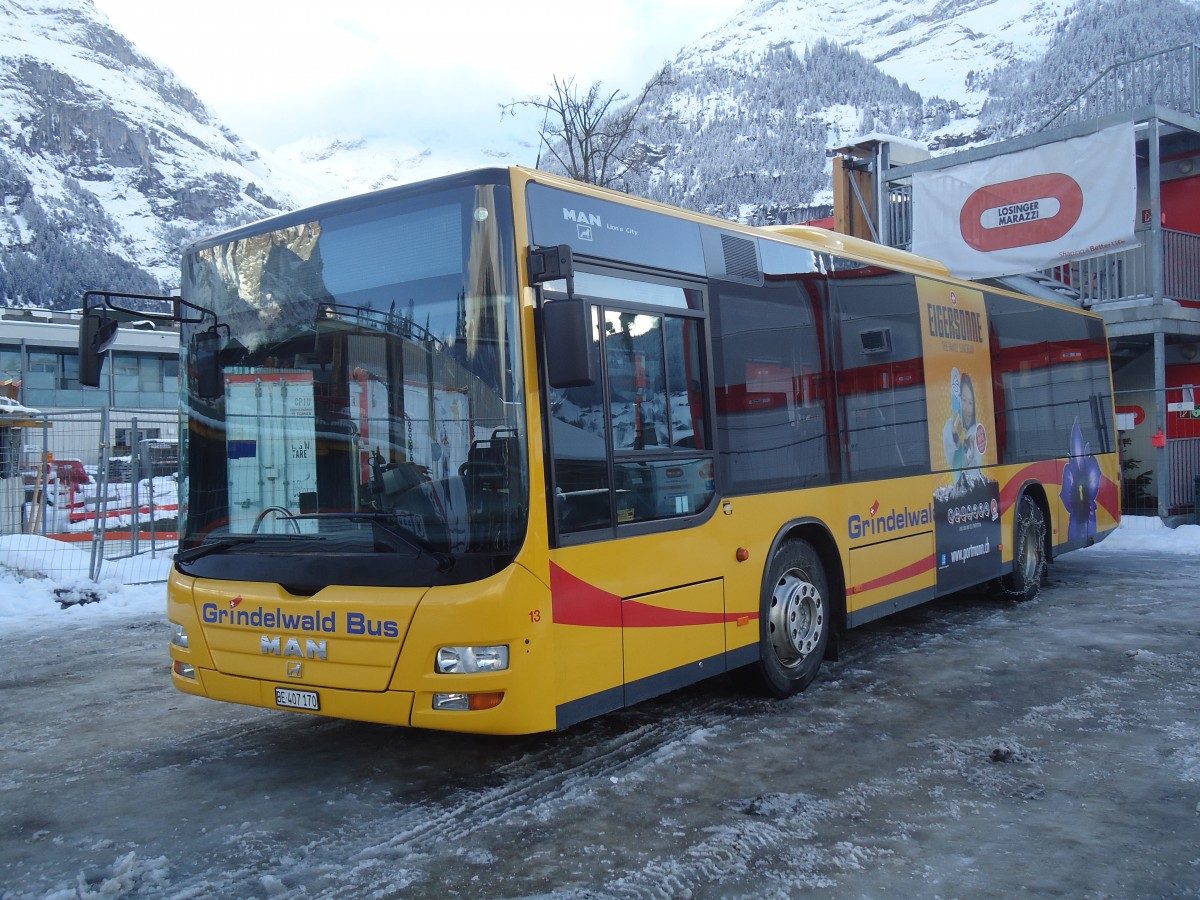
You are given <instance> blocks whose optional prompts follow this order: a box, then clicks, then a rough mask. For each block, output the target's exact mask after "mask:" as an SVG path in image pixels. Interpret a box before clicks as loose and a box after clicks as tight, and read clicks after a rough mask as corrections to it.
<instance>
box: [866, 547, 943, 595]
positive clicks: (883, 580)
mask: <svg viewBox="0 0 1200 900" xmlns="http://www.w3.org/2000/svg"><path fill="white" fill-rule="evenodd" d="M936 565H937V558H936V557H935V556H934V554H932V553H930V554H929V555H928V556H926V557H925V558H924V559H918V560H917V561H916V562H915V563H911V564H909V565H907V566H904V567H903V568H900V569H897V570H896V571H895V572H889V573H888V574H887V575H883V576H881V577H879V578H874V579H872V580H871V581H864V582H863V583H862V584H856V585H853V586H851V587H849V588H847V590H846V593H847V594H861V593H863V592H864V591H873V590H875V589H876V588H881V587H886V586H888V585H890V584H895V583H896V582H898V581H905V580H907V579H909V578H915V577H916V576H917V575H921V574H923V573H925V572H929V571H931V570H932V569H933V568H934V567H935V566H936Z"/></svg>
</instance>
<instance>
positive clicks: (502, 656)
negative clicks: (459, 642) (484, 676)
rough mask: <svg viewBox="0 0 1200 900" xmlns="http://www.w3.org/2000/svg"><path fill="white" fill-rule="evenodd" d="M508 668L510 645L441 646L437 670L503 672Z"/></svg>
mask: <svg viewBox="0 0 1200 900" xmlns="http://www.w3.org/2000/svg"><path fill="white" fill-rule="evenodd" d="M507 668H508V645H507V644H500V645H498V646H495V647H439V648H438V652H437V671H438V672H439V673H440V674H442V675H468V674H472V673H474V672H501V671H503V670H505V669H507Z"/></svg>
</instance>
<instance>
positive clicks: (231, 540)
mask: <svg viewBox="0 0 1200 900" xmlns="http://www.w3.org/2000/svg"><path fill="white" fill-rule="evenodd" d="M281 518H282V517H281ZM297 538H303V539H305V540H310V541H323V540H325V538H323V537H321V536H320V535H315V534H239V535H234V536H230V537H223V538H215V539H213V540H211V541H205V542H204V543H203V544H201V545H200V546H199V547H192V548H191V549H189V550H181V551H179V552H178V553H176V554H175V562H177V563H185V564H186V563H190V562H195V561H196V560H198V559H200V558H201V557H203V556H208V555H209V554H210V553H223V552H224V551H226V550H228V549H229V548H230V547H236V546H238V545H239V544H257V543H268V544H269V543H274V542H279V543H284V542H288V541H294V540H296V539H297Z"/></svg>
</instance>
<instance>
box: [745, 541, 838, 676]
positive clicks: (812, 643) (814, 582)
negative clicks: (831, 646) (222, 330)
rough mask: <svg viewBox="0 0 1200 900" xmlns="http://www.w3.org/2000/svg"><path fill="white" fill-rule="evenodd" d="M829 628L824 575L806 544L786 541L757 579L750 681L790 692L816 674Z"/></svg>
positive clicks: (818, 559)
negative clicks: (754, 650) (759, 586)
mask: <svg viewBox="0 0 1200 900" xmlns="http://www.w3.org/2000/svg"><path fill="white" fill-rule="evenodd" d="M830 627H831V621H830V614H829V579H828V578H827V577H826V575H825V567H824V566H823V565H822V563H821V558H820V556H819V555H818V554H817V551H816V550H814V549H813V547H812V545H810V544H808V543H806V542H804V541H788V542H787V543H785V544H783V545H782V546H781V547H780V548H779V550H778V551H777V552H776V553H775V556H774V558H773V559H772V560H771V566H770V568H769V569H768V570H767V575H766V578H765V580H764V582H763V592H762V605H761V612H760V616H759V660H758V663H757V664H755V665H754V666H752V667H751V672H748V673H747V674H751V673H753V680H754V682H756V686H757V687H758V688H759V689H760V690H761V691H763V692H764V693H766V694H768V695H769V696H772V697H790V696H792V695H793V694H798V693H800V692H801V691H802V690H804V689H805V688H806V687H808V685H809V684H810V683H811V682H812V680H813V679H814V678H816V677H817V670H818V669H820V668H821V660H822V659H823V658H824V656H825V647H826V645H827V644H828V643H829V629H830Z"/></svg>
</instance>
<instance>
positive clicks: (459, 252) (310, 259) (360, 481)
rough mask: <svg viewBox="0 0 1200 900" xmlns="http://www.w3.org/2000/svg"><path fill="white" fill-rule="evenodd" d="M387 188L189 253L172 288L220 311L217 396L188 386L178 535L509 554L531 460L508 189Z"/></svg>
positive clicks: (190, 540)
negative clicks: (411, 193) (424, 192)
mask: <svg viewBox="0 0 1200 900" xmlns="http://www.w3.org/2000/svg"><path fill="white" fill-rule="evenodd" d="M390 196H392V197H394V196H395V192H392V194H391V195H390ZM385 201H386V197H385V198H384V200H380V199H377V198H367V199H366V200H365V201H359V202H358V203H357V205H352V206H345V205H343V207H342V208H338V209H335V210H334V211H332V212H330V213H329V214H326V215H323V216H321V217H320V218H317V219H314V220H313V221H309V222H302V223H298V224H289V225H285V226H284V227H279V228H277V229H275V230H273V231H270V232H269V233H265V234H251V235H248V236H238V237H237V238H236V239H233V240H230V241H227V242H225V243H219V244H215V245H212V246H207V247H204V246H202V247H200V248H199V249H197V250H196V251H195V252H193V253H192V254H190V255H189V256H188V257H187V259H186V261H185V287H184V289H185V292H186V293H185V296H186V298H187V299H188V300H189V302H191V303H194V304H196V305H198V306H201V307H204V308H206V309H210V310H213V311H214V312H215V314H216V316H217V320H218V323H219V325H220V326H221V327H220V331H221V333H222V337H223V342H224V345H223V347H222V349H221V351H220V365H221V386H222V390H221V392H220V394H219V396H218V397H217V398H216V399H215V400H213V401H206V400H203V399H201V398H199V397H196V396H195V395H194V392H193V391H189V394H188V412H189V419H190V423H189V433H188V453H187V464H186V478H187V485H188V487H187V495H188V506H187V511H186V514H185V516H184V523H183V526H182V530H183V532H184V534H183V536H182V546H183V547H184V548H186V547H189V546H195V545H197V544H198V543H199V542H200V541H201V540H204V539H210V540H211V539H213V538H219V537H222V536H226V535H242V534H292V535H297V534H299V535H300V536H304V535H311V536H312V537H313V538H317V537H320V538H321V539H323V540H328V539H333V540H334V541H335V542H337V546H338V547H339V548H342V549H347V548H349V549H351V550H353V552H359V553H391V554H397V553H399V554H400V555H405V554H408V555H412V552H413V551H414V549H415V550H416V551H418V552H421V551H426V552H430V553H434V554H446V555H447V556H449V557H452V556H457V555H458V554H463V553H471V552H479V553H488V554H493V555H494V554H503V553H512V552H514V551H515V548H516V546H517V545H518V544H519V542H520V540H521V537H522V535H523V532H524V522H525V513H526V477H525V470H526V467H525V464H524V459H525V450H524V415H523V410H522V406H521V402H520V396H521V393H520V381H519V378H520V370H519V367H518V360H517V356H516V354H514V352H513V351H514V347H515V346H516V344H515V341H514V338H515V334H516V306H515V298H514V293H513V283H514V271H513V270H514V266H513V262H512V250H511V224H510V223H511V213H510V211H509V206H508V198H507V190H506V189H505V188H502V187H498V186H494V185H480V186H471V187H467V188H463V189H459V190H456V191H447V192H443V193H440V194H437V195H432V196H425V197H420V196H417V197H410V198H407V199H402V200H395V199H392V200H391V201H390V202H385ZM364 203H365V204H367V205H364ZM210 325H211V322H210V321H206V322H205V323H204V325H203V326H197V327H198V328H199V327H203V328H207V327H209V326H210ZM226 327H227V331H226ZM226 333H228V338H225V337H224V335H225V334H226ZM185 337H187V334H186V333H185ZM193 375H194V373H193ZM194 384H195V379H194V378H191V379H189V386H190V387H194ZM273 511H274V512H273ZM397 535H403V536H404V537H405V539H403V540H401V539H398V538H397ZM291 543H292V545H293V549H294V546H295V542H294V541H293V542H291ZM326 547H327V545H322V551H324V549H326ZM260 549H261V547H260V546H257V545H256V542H249V543H241V542H237V543H233V544H231V545H230V552H231V553H235V554H240V553H256V552H259V551H260ZM314 550H316V545H314ZM438 558H439V559H440V557H438ZM340 577H341V578H342V580H343V581H352V578H348V577H346V575H345V574H344V573H343V575H342V576H340Z"/></svg>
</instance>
